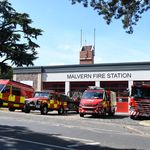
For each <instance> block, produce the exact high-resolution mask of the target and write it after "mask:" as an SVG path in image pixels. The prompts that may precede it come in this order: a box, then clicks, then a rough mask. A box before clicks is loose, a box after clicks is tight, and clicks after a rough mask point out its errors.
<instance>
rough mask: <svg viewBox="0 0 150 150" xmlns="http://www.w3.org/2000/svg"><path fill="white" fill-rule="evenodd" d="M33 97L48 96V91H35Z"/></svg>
mask: <svg viewBox="0 0 150 150" xmlns="http://www.w3.org/2000/svg"><path fill="white" fill-rule="evenodd" d="M34 97H46V98H47V97H49V93H48V92H36V93H35V95H34Z"/></svg>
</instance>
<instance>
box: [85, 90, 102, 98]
mask: <svg viewBox="0 0 150 150" xmlns="http://www.w3.org/2000/svg"><path fill="white" fill-rule="evenodd" d="M82 98H88V99H91V98H100V99H102V98H103V92H95V91H94V92H92V91H86V92H84V93H83V96H82Z"/></svg>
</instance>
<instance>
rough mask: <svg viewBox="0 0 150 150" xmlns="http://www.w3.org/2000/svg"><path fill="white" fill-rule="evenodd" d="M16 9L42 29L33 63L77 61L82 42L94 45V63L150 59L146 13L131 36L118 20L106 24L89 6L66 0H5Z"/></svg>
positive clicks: (49, 63) (147, 15)
mask: <svg viewBox="0 0 150 150" xmlns="http://www.w3.org/2000/svg"><path fill="white" fill-rule="evenodd" d="M9 2H11V4H12V6H13V8H15V9H16V11H17V12H25V13H28V14H29V15H30V18H31V19H32V20H33V24H32V26H33V27H36V28H40V29H42V30H43V31H44V32H43V35H42V36H40V37H39V38H38V39H37V41H36V42H37V43H38V44H39V45H40V48H38V49H37V51H38V57H39V58H38V59H37V60H36V61H34V65H35V66H48V65H70V64H79V52H80V42H81V40H80V39H81V36H80V35H81V29H82V39H83V40H82V44H83V45H93V44H94V28H95V30H96V32H95V35H96V36H95V60H94V61H95V64H97V63H119V62H145V61H150V55H149V48H150V30H149V28H148V27H149V26H150V21H148V20H150V15H149V12H147V13H145V14H144V15H143V16H142V19H141V20H140V22H139V23H138V25H137V26H135V28H134V33H133V34H132V35H130V34H127V33H125V31H124V30H123V28H122V24H121V21H120V20H113V22H112V24H111V25H109V26H108V25H106V23H105V21H104V20H103V19H102V17H100V16H98V14H97V13H96V11H94V10H93V9H92V8H90V7H89V8H84V7H83V6H82V5H81V4H76V5H71V2H70V1H69V0H43V1H42V0H9Z"/></svg>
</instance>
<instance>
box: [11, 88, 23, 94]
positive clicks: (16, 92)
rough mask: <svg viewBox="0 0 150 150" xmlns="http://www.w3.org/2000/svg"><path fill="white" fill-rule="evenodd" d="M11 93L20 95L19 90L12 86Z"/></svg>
mask: <svg viewBox="0 0 150 150" xmlns="http://www.w3.org/2000/svg"><path fill="white" fill-rule="evenodd" d="M12 95H16V96H21V90H20V89H19V88H17V87H14V86H13V87H12Z"/></svg>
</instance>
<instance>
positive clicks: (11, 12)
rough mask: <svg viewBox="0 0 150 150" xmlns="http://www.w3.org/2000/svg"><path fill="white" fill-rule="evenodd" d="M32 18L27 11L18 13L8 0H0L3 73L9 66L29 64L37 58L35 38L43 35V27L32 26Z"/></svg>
mask: <svg viewBox="0 0 150 150" xmlns="http://www.w3.org/2000/svg"><path fill="white" fill-rule="evenodd" d="M31 23H32V20H31V19H30V18H29V15H28V14H26V13H18V12H16V11H15V9H14V8H12V6H11V4H10V3H9V2H8V0H3V1H0V60H1V62H0V69H1V74H3V72H6V71H8V68H9V66H8V65H7V62H9V63H11V65H16V66H24V65H25V66H29V65H33V61H34V60H35V59H37V56H36V55H37V52H36V48H38V47H39V45H38V44H36V43H35V42H34V41H33V40H36V39H37V37H38V36H39V35H42V30H41V29H36V28H33V27H31Z"/></svg>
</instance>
